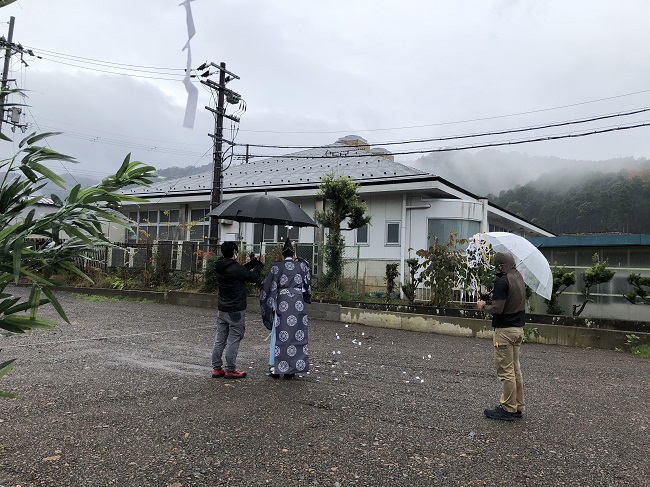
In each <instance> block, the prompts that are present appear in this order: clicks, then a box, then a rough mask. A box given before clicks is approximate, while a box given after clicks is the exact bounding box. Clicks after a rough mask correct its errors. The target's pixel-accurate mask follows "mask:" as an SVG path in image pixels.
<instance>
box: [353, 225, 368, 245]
mask: <svg viewBox="0 0 650 487" xmlns="http://www.w3.org/2000/svg"><path fill="white" fill-rule="evenodd" d="M355 238H356V243H357V245H368V225H364V226H362V227H359V228H357V233H356V237H355Z"/></svg>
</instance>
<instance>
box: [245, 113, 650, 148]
mask: <svg viewBox="0 0 650 487" xmlns="http://www.w3.org/2000/svg"><path fill="white" fill-rule="evenodd" d="M649 111H650V108H639V109H636V110H632V111H628V112H620V113H613V114H608V115H600V116H596V117H591V118H583V119H577V120H570V121H564V122H556V123H548V124H543V125H533V126H529V127H521V128H514V129H505V130H498V131H491V132H478V133H474V134H465V135H449V136H445V137H431V138H426V139H412V140H403V141H395V142H376V143H369V144H366V145H368V146H370V147H373V146H389V145H407V144H421V143H425V142H440V141H445V140H456V139H470V138H476V137H487V136H493V135H505V134H514V133H519V132H529V131H533V130H543V129H548V128H555V127H566V126H568V125H577V124H582V123H589V122H595V121H598V120H606V119H609V118H616V117H627V116H630V115H638V114H639V113H645V112H649ZM234 145H239V146H249V147H263V148H267V149H318V148H322V147H324V146H323V145H319V146H299V145H293V146H292V145H268V144H234ZM327 147H331V148H338V147H350V146H348V145H346V144H338V145H337V144H333V145H327Z"/></svg>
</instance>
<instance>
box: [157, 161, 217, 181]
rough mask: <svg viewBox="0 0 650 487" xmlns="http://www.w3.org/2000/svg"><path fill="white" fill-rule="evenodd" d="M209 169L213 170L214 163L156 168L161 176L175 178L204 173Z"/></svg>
mask: <svg viewBox="0 0 650 487" xmlns="http://www.w3.org/2000/svg"><path fill="white" fill-rule="evenodd" d="M208 171H212V164H206V165H204V166H187V167H177V166H172V167H168V168H165V169H156V174H158V176H160V177H161V178H165V179H175V178H184V177H187V176H194V175H195V174H203V173H205V172H208Z"/></svg>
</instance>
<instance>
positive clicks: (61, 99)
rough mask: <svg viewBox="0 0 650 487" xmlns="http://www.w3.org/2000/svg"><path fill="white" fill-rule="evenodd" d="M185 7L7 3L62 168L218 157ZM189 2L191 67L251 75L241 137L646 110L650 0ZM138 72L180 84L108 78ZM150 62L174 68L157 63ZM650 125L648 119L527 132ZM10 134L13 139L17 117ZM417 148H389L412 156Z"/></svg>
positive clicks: (124, 2) (440, 128)
mask: <svg viewBox="0 0 650 487" xmlns="http://www.w3.org/2000/svg"><path fill="white" fill-rule="evenodd" d="M179 3H180V1H179V0H176V1H173V2H172V1H163V0H155V1H154V0H139V1H138V2H133V1H128V0H115V1H113V2H82V1H75V0H60V1H57V2H51V1H48V0H18V1H17V2H15V3H14V4H11V5H10V6H8V7H5V8H3V9H0V22H1V24H0V33H1V34H2V35H5V36H6V35H7V22H8V21H9V17H10V16H14V17H15V18H16V24H15V31H14V42H20V43H21V44H22V45H23V46H26V47H29V48H32V49H33V50H34V52H35V53H37V54H39V55H41V56H42V57H43V59H31V58H29V57H26V58H25V59H26V61H27V62H28V64H29V66H28V67H24V66H22V65H21V64H20V62H19V61H18V59H17V57H16V56H15V57H14V58H12V70H11V73H10V76H9V77H10V78H13V79H16V80H17V84H18V86H19V87H20V88H22V89H25V90H26V91H27V92H28V95H29V99H28V104H29V105H30V106H29V108H28V109H27V110H26V112H27V113H26V118H27V122H28V123H30V129H29V130H30V131H34V130H38V131H62V132H64V134H62V135H59V136H57V137H55V138H52V139H51V140H50V145H51V146H52V147H53V148H55V149H57V150H60V151H61V152H64V153H66V154H69V155H72V156H74V157H76V158H77V159H78V160H79V161H81V162H80V163H79V164H77V165H69V164H66V168H67V170H68V171H70V172H71V173H72V174H79V175H83V174H86V175H94V176H97V175H106V174H109V173H110V172H112V171H114V170H116V169H117V167H118V166H119V163H120V162H121V161H122V159H123V158H124V156H125V155H126V154H127V153H128V152H131V153H132V158H133V159H138V160H142V161H143V162H146V163H148V164H151V165H154V166H156V167H158V168H165V167H170V166H180V167H184V166H189V165H195V166H199V165H203V164H207V163H209V162H210V161H211V158H212V149H211V144H212V141H211V139H210V138H209V137H208V135H207V134H208V133H210V132H212V131H213V128H214V127H213V119H212V115H211V114H210V113H209V112H208V111H206V110H205V109H204V108H203V107H204V106H205V105H208V104H209V103H211V100H210V93H209V91H208V90H206V89H204V87H203V86H202V85H200V84H197V85H196V86H197V87H198V88H199V102H198V110H197V114H196V119H195V126H194V129H192V130H190V129H187V128H184V127H183V126H182V124H183V116H184V111H185V102H186V98H187V95H186V93H185V89H184V87H183V85H182V83H181V76H182V69H183V68H184V66H185V56H186V54H185V52H183V51H182V48H183V46H184V45H185V42H186V40H187V31H186V25H185V11H184V8H183V7H180V6H179V5H178V4H179ZM191 6H192V11H193V14H194V21H195V25H196V35H195V36H194V38H193V39H192V42H191V49H192V57H193V63H192V65H193V66H194V67H197V66H198V65H200V64H201V63H203V62H204V61H212V62H215V63H219V62H226V64H227V68H228V69H229V70H231V71H233V72H234V73H236V74H237V75H239V76H240V77H241V79H240V80H235V81H233V82H231V83H230V84H229V85H228V86H229V88H231V89H233V90H234V91H236V92H238V93H240V94H241V95H242V97H243V99H244V100H245V101H246V105H247V111H246V112H245V113H244V114H242V116H241V124H240V125H239V132H238V133H237V134H233V133H232V132H231V131H230V130H229V127H226V131H225V134H224V135H225V137H226V138H227V139H229V138H230V137H231V136H235V137H236V139H235V140H236V142H238V143H240V144H246V143H249V144H272V145H325V144H329V143H333V142H334V141H336V139H337V138H339V137H342V136H345V135H349V134H356V135H359V136H361V137H363V138H365V139H366V140H368V141H369V142H371V143H382V142H384V143H385V142H390V141H403V140H412V139H421V138H434V137H444V136H449V135H460V134H471V133H477V132H485V131H495V130H504V129H509V128H519V127H527V126H532V125H539V124H547V123H554V122H560V121H567V120H575V119H579V118H588V117H595V116H599V115H604V114H613V113H620V112H623V111H629V110H635V109H640V108H646V107H650V66H648V65H647V63H643V59H642V56H641V55H642V53H643V46H644V45H645V46H647V45H650V31H648V29H647V28H646V26H645V23H646V21H647V19H648V18H650V3H648V2H646V1H643V0H637V1H632V0H624V1H622V2H616V3H615V2H611V1H606V0H594V1H588V0H576V1H573V2H563V1H558V0H549V1H544V2H524V1H511V0H492V1H478V0H475V1H469V2H453V3H452V2H443V1H431V2H422V1H416V0H406V1H403V2H399V3H398V2H394V1H387V0H355V1H343V0H332V1H328V2H310V3H306V2H301V1H298V0H291V1H290V0H276V1H270V0H255V1H253V0H243V1H235V0H223V1H213V0H195V1H193V2H191ZM105 62H110V63H112V64H111V66H112V67H108V66H107V65H106V64H105ZM116 64H120V65H123V67H124V69H120V70H118V69H117V68H115V65H116ZM73 65H74V66H73ZM129 66H130V67H136V68H137V69H138V70H139V71H138V73H139V74H140V75H147V74H146V73H144V71H145V70H148V68H149V67H153V68H169V69H168V70H167V71H165V72H168V73H170V74H169V75H168V76H169V77H173V78H176V79H175V80H173V81H170V80H162V79H151V78H144V77H139V78H138V77H134V76H127V75H118V74H109V73H106V72H103V71H121V72H123V73H131V74H133V73H134V72H135V71H127V69H126V68H127V67H129ZM172 70H174V71H172ZM150 71H152V73H149V74H148V75H149V76H151V77H153V78H155V77H163V76H161V75H160V73H161V72H162V71H161V70H159V69H155V70H154V69H151V70H150ZM154 72H155V73H158V74H154ZM165 77H166V76H165ZM213 79H215V80H216V77H213ZM649 120H650V116H648V114H647V113H643V114H639V115H636V116H633V117H621V118H620V119H611V120H605V121H599V122H593V123H589V124H584V125H580V126H575V127H564V128H555V129H549V130H547V131H543V132H534V133H532V134H531V135H533V136H538V135H540V134H545V135H553V134H561V133H567V132H574V131H587V130H594V129H598V128H604V127H611V126H619V125H624V124H628V123H632V122H637V123H643V122H648V121H649ZM3 132H4V133H5V134H9V135H11V132H10V131H8V127H7V126H6V124H5V125H4V126H3ZM649 132H650V127H643V128H637V129H633V130H627V131H617V132H612V133H608V134H601V135H593V136H589V137H581V138H575V139H567V140H558V141H549V142H538V143H530V144H524V145H517V146H506V147H502V148H497V149H498V150H501V151H503V152H512V151H515V152H519V153H521V154H526V155H529V156H551V157H558V158H563V159H577V160H604V159H610V158H625V157H635V158H643V157H645V158H648V157H650V147H649V146H648V142H647V141H648V140H650V137H648V134H649ZM528 136H529V135H528V133H523V134H511V135H509V136H499V137H497V136H494V137H489V138H481V139H470V141H469V142H470V143H479V142H485V141H498V140H512V139H518V138H526V137H528ZM15 137H16V141H18V140H20V138H21V136H20V134H18V133H17V134H16V136H15ZM465 143H466V142H465V141H451V142H431V143H426V144H415V145H412V146H405V147H401V146H392V147H389V149H391V150H394V151H399V150H413V149H416V150H419V149H421V150H424V149H429V148H433V147H443V146H448V145H464V144H465ZM10 145H11V144H4V146H2V148H1V149H0V150H2V153H1V155H2V156H3V157H7V156H9V155H11V154H12V150H13V148H12V147H10ZM16 145H17V142H16V143H15V144H14V146H16ZM398 147H401V149H398ZM237 151H238V152H239V153H241V152H243V149H242V148H238V149H237ZM250 152H251V154H255V155H275V154H282V153H287V152H291V150H290V149H286V150H279V149H278V150H272V149H262V148H251V149H250ZM457 154H458V153H457ZM420 156H421V155H410V156H399V155H398V156H396V160H397V161H398V162H403V163H413V161H415V160H416V159H418V157H420ZM455 159H460V160H461V161H462V155H461V157H460V158H459V157H458V156H457V157H456V158H455ZM468 159H471V158H468ZM419 167H420V168H421V169H422V167H421V166H419ZM55 169H56V168H55ZM524 170H525V168H522V171H524ZM59 172H60V171H59ZM430 172H435V170H434V169H432V170H431V171H430ZM461 184H462V182H461Z"/></svg>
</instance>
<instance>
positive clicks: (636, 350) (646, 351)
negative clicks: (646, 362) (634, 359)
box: [630, 345, 650, 358]
mask: <svg viewBox="0 0 650 487" xmlns="http://www.w3.org/2000/svg"><path fill="white" fill-rule="evenodd" d="M630 352H632V355H636V356H638V357H643V358H650V345H634V346H632V347H631V348H630Z"/></svg>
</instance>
